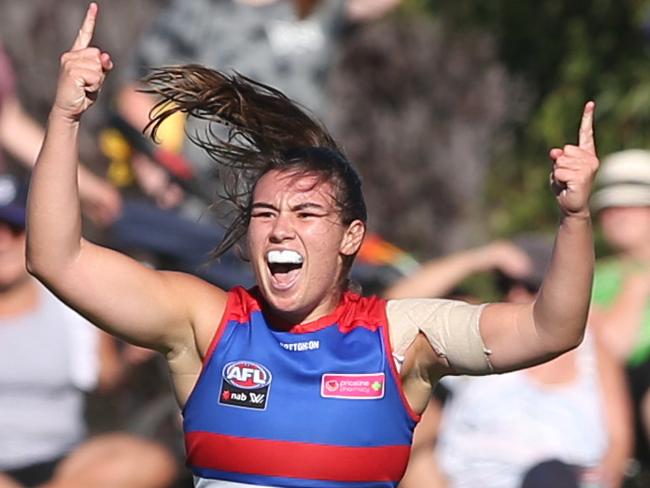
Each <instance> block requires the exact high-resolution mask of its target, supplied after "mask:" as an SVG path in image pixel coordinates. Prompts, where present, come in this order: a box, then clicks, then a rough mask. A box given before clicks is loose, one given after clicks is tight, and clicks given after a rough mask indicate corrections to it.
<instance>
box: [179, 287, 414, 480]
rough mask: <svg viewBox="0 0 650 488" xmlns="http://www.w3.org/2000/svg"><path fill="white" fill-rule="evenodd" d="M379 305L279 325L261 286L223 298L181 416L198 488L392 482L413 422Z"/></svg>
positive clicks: (373, 301)
mask: <svg viewBox="0 0 650 488" xmlns="http://www.w3.org/2000/svg"><path fill="white" fill-rule="evenodd" d="M385 309H386V303H385V301H383V300H381V299H379V298H376V297H372V298H364V297H361V296H359V295H356V294H353V293H349V292H346V293H345V294H344V295H343V297H342V300H341V303H340V304H339V306H338V307H337V308H336V310H335V311H334V312H333V313H331V314H330V315H328V316H325V317H322V318H320V319H318V320H316V321H314V322H311V323H308V324H300V325H297V326H294V327H293V328H291V329H290V330H289V331H280V330H275V329H274V328H273V327H272V326H271V325H270V324H269V322H268V321H267V318H266V317H265V315H264V314H263V313H262V311H261V307H260V296H259V291H258V290H257V289H252V290H251V291H246V290H244V289H243V288H241V287H238V288H235V289H233V290H232V291H231V292H230V293H229V297H228V303H227V306H226V311H225V313H224V317H223V319H222V321H221V324H220V325H219V328H218V329H217V332H216V334H215V337H214V339H213V340H212V344H211V345H210V348H209V350H208V352H207V354H206V357H205V359H204V365H203V371H202V372H201V375H200V376H199V379H198V381H197V384H196V386H195V388H194V390H193V392H192V394H191V395H190V397H189V399H188V401H187V404H186V405H185V408H184V410H183V417H184V420H183V422H184V431H185V444H186V449H187V459H188V465H189V467H190V469H191V470H192V472H193V474H194V477H195V482H196V486H198V487H211V488H212V487H226V486H260V485H261V486H273V487H301V488H308V487H314V488H316V487H318V488H325V487H327V488H336V487H341V488H343V487H346V488H347V487H355V488H379V487H395V486H397V483H398V481H399V480H400V478H401V477H402V475H403V473H404V470H405V469H406V464H407V461H408V457H409V451H410V445H411V440H412V435H413V428H414V427H415V424H416V422H417V421H418V420H419V416H418V415H417V414H415V413H414V412H413V411H412V410H411V409H410V407H409V406H408V403H407V402H406V399H405V397H404V393H403V391H402V387H401V382H400V378H399V375H398V373H397V371H396V367H395V364H394V362H393V359H392V354H391V350H390V341H389V336H388V330H387V321H386V313H385Z"/></svg>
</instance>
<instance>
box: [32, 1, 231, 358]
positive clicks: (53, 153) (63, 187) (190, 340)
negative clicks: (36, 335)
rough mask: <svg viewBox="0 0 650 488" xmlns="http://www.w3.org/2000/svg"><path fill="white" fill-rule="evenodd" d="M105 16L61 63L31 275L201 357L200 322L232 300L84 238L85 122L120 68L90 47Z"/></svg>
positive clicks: (89, 25)
mask: <svg viewBox="0 0 650 488" xmlns="http://www.w3.org/2000/svg"><path fill="white" fill-rule="evenodd" d="M97 10H98V8H97V5H96V4H95V3H91V4H90V6H89V7H88V11H87V13H86V17H85V19H84V21H83V25H82V26H81V29H80V30H79V33H78V35H77V38H76V40H75V42H74V45H73V47H72V49H71V50H70V51H69V52H67V53H65V54H64V55H63V56H62V57H61V71H60V75H59V81H58V86H57V92H56V98H55V101H54V105H53V107H52V111H51V113H50V116H49V123H48V127H47V131H46V135H45V141H44V144H43V148H42V150H41V153H40V155H39V157H38V160H37V162H36V165H35V167H34V172H33V175H32V182H31V188H30V196H29V203H28V227H27V260H28V261H27V262H28V268H29V270H30V272H32V273H33V274H34V275H35V276H36V277H37V278H39V279H40V280H41V281H43V282H44V283H45V284H46V285H47V286H48V287H49V288H51V289H52V290H53V291H54V292H55V293H56V294H57V295H58V296H60V297H61V298H62V299H63V300H64V301H66V302H67V303H68V304H70V305H71V306H72V307H73V308H75V309H77V310H78V311H80V312H81V313H82V314H84V315H85V316H87V317H88V318H89V319H90V320H91V321H93V322H94V323H96V324H97V325H99V326H100V327H102V328H104V329H105V330H106V331H108V332H109V333H112V334H115V335H118V336H120V337H122V338H124V339H125V340H127V341H129V342H132V343H134V344H138V345H143V346H147V347H152V348H155V349H158V350H161V351H164V352H168V353H171V352H174V351H179V352H180V351H185V350H188V349H192V350H195V349H196V347H195V344H196V340H195V339H196V338H195V330H196V326H197V323H199V322H201V323H203V322H205V323H208V322H209V323H214V321H218V319H219V317H220V316H221V314H222V312H223V306H224V301H225V298H224V297H225V294H224V293H223V292H222V291H221V290H219V289H218V288H215V287H213V286H211V285H208V284H207V283H204V282H202V281H200V280H198V279H196V278H193V277H191V276H188V275H182V274H179V273H165V272H158V271H154V270H151V269H149V268H147V267H145V266H142V265H140V264H139V263H137V262H136V261H134V260H132V259H130V258H128V257H126V256H123V255H121V254H119V253H116V252H113V251H111V250H108V249H106V248H103V247H100V246H97V245H95V244H92V243H90V242H88V241H86V240H84V239H83V238H82V236H81V219H80V208H79V193H78V188H77V158H78V137H77V136H78V130H79V123H80V118H81V116H82V114H83V113H84V112H85V111H86V110H87V109H88V108H89V107H90V106H91V105H92V104H93V102H94V100H95V99H96V97H97V95H98V93H99V91H100V88H101V86H102V84H103V82H104V78H105V77H106V75H107V74H108V72H109V71H110V70H111V68H112V67H113V63H112V61H111V59H110V56H109V55H108V54H107V53H105V52H102V51H100V50H99V49H97V48H94V47H89V45H90V41H91V39H92V36H93V30H94V26H95V19H96V16H97ZM199 305H200V306H199ZM199 310H200V312H199ZM200 314H204V316H205V317H206V318H205V319H203V318H202V316H201V315H200Z"/></svg>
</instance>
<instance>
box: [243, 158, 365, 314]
mask: <svg viewBox="0 0 650 488" xmlns="http://www.w3.org/2000/svg"><path fill="white" fill-rule="evenodd" d="M333 192H334V187H333V185H332V183H331V182H328V181H321V180H320V179H319V178H318V177H317V176H316V175H313V174H311V175H310V174H307V175H304V174H302V175H301V174H296V173H293V172H287V171H285V172H279V171H277V170H273V171H270V172H269V173H267V174H265V175H264V176H263V177H262V178H261V179H260V180H259V182H258V183H257V185H256V187H255V191H254V193H253V203H252V213H251V220H250V226H249V228H248V246H249V253H250V258H251V263H252V266H253V270H254V272H255V275H256V277H257V283H258V285H259V288H260V290H261V292H262V295H263V296H264V299H265V301H266V303H267V305H268V309H269V312H271V313H272V315H274V316H275V317H276V318H278V319H280V320H282V321H283V322H285V323H288V325H291V324H298V323H305V322H311V321H313V320H316V319H318V318H319V317H322V316H324V315H327V314H328V313H330V312H332V311H333V310H334V308H335V307H336V305H337V304H338V302H339V299H340V296H341V291H342V290H341V281H342V280H341V279H342V273H343V258H344V256H350V255H353V254H354V253H356V252H357V251H358V249H359V246H360V245H361V241H362V239H363V234H364V231H365V225H364V224H363V222H361V221H359V220H355V221H353V222H352V223H351V224H350V225H347V226H346V225H344V224H343V223H342V221H341V216H340V212H339V210H338V208H337V207H336V205H335V200H334V197H333V195H334V193H333ZM271 250H292V251H295V252H297V253H298V254H300V255H301V256H302V258H303V260H304V261H303V263H302V266H301V267H300V268H299V269H298V270H296V271H293V272H292V273H291V276H290V278H286V277H285V278H283V279H278V278H274V276H273V274H272V272H271V270H270V268H269V265H268V263H267V253H268V252H269V251H271Z"/></svg>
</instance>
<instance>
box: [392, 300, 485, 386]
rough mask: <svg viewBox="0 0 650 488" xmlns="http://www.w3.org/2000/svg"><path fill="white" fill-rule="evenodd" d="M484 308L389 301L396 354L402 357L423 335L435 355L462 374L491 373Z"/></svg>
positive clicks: (452, 303) (441, 302)
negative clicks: (481, 325)
mask: <svg viewBox="0 0 650 488" xmlns="http://www.w3.org/2000/svg"><path fill="white" fill-rule="evenodd" d="M483 308H484V305H471V304H468V303H465V302H461V301H456V300H443V299H437V298H413V299H405V300H389V301H388V303H387V304H386V315H387V317H388V323H389V333H390V340H391V345H392V347H393V353H394V354H396V355H397V356H398V357H402V356H403V355H404V354H405V353H406V350H407V349H408V347H409V346H410V345H411V344H412V343H413V341H414V340H415V337H416V336H417V335H418V334H419V333H420V332H421V333H423V334H424V335H425V336H426V338H427V339H428V340H429V343H430V344H431V346H432V347H433V350H434V351H435V352H436V354H437V355H438V356H440V357H442V358H445V359H446V360H447V362H448V363H449V365H450V366H451V367H452V368H454V370H455V371H456V372H458V373H462V374H473V375H480V374H489V373H492V372H493V371H494V369H493V367H492V364H491V363H490V354H491V351H490V350H489V349H488V348H486V347H485V345H484V344H483V339H482V338H481V333H480V330H479V319H480V317H481V312H482V311H483Z"/></svg>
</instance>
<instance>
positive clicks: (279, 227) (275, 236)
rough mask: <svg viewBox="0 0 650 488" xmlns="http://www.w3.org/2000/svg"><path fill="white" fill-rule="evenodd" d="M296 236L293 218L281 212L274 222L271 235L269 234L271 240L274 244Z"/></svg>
mask: <svg viewBox="0 0 650 488" xmlns="http://www.w3.org/2000/svg"><path fill="white" fill-rule="evenodd" d="M294 236H295V232H294V228H293V224H292V222H291V218H290V217H288V216H286V215H283V214H282V213H281V214H279V215H278V217H277V218H276V219H275V221H274V222H273V228H272V229H271V235H270V236H269V239H270V241H271V242H272V243H274V244H278V243H280V242H284V241H286V240H290V239H293V237H294Z"/></svg>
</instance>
